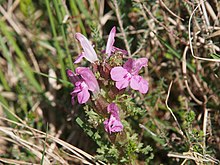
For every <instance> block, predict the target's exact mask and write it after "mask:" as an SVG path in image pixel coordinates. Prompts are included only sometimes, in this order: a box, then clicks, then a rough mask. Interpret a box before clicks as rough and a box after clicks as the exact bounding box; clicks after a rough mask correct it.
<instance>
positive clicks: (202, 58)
mask: <svg viewBox="0 0 220 165" xmlns="http://www.w3.org/2000/svg"><path fill="white" fill-rule="evenodd" d="M200 5H201V3H200V4H198V5H197V6H196V8H195V9H194V10H193V12H192V14H191V15H190V18H189V26H188V33H189V45H190V50H191V53H192V56H193V57H194V58H195V59H198V60H203V61H211V62H220V59H211V58H204V57H198V56H196V55H195V54H194V51H193V46H192V40H193V38H192V37H191V21H192V18H193V15H194V14H195V12H196V10H197V9H198V8H199V7H200Z"/></svg>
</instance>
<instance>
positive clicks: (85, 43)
mask: <svg viewBox="0 0 220 165" xmlns="http://www.w3.org/2000/svg"><path fill="white" fill-rule="evenodd" d="M75 38H76V39H77V40H78V41H79V42H80V44H81V46H82V48H83V50H84V57H85V58H86V59H87V60H88V61H89V62H91V63H94V62H95V61H98V57H97V54H96V52H95V50H94V48H93V46H92V44H91V43H90V42H89V40H88V39H87V38H86V37H85V36H84V35H82V34H81V33H76V35H75Z"/></svg>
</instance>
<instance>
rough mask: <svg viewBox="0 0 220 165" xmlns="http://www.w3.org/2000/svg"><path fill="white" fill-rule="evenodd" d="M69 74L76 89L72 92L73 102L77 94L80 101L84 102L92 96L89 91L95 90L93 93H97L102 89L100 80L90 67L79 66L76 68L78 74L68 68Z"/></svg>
mask: <svg viewBox="0 0 220 165" xmlns="http://www.w3.org/2000/svg"><path fill="white" fill-rule="evenodd" d="M67 76H68V77H69V80H70V81H71V82H72V83H73V84H74V85H75V88H74V90H73V91H72V92H71V95H72V104H74V98H75V96H77V99H78V102H79V103H80V104H83V103H86V102H87V101H88V100H89V98H90V93H89V91H91V92H93V94H97V93H98V92H99V90H100V89H99V85H98V82H97V80H96V78H95V76H94V74H93V73H92V71H91V70H90V69H89V68H86V67H78V68H76V74H75V73H74V72H72V71H71V70H69V69H68V70H67Z"/></svg>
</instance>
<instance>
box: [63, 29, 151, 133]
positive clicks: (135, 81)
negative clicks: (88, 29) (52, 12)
mask: <svg viewBox="0 0 220 165" xmlns="http://www.w3.org/2000/svg"><path fill="white" fill-rule="evenodd" d="M115 35H116V28H115V27H113V28H112V29H111V31H110V34H109V38H108V41H107V45H106V50H105V55H106V56H105V57H104V58H103V59H104V63H103V64H104V65H105V61H106V60H107V59H108V58H109V57H110V56H112V55H114V53H115V52H121V53H122V54H124V55H126V54H127V51H125V50H122V49H119V48H116V47H115V46H114V42H115ZM75 38H76V39H77V40H78V41H79V42H80V44H81V46H82V49H83V52H82V53H81V54H80V55H79V56H78V57H77V59H76V60H75V62H74V63H79V62H80V61H81V60H82V59H83V58H85V59H86V60H88V61H89V62H91V63H93V64H94V65H97V64H98V63H100V61H99V59H98V56H97V54H96V52H95V50H94V48H93V46H92V44H91V43H90V42H89V40H88V39H87V38H86V37H85V36H84V35H82V34H81V33H76V35H75ZM147 62H148V59H147V58H140V59H136V60H135V59H131V58H130V59H128V60H127V61H126V62H125V64H124V65H123V66H116V67H114V68H112V69H111V71H110V76H111V79H112V80H113V81H115V82H116V83H115V84H116V88H117V89H119V90H121V89H124V88H127V87H128V86H130V87H131V88H132V89H134V90H138V91H139V92H140V93H142V94H145V93H147V91H148V82H147V81H146V80H145V79H144V78H143V77H141V76H140V75H138V73H139V71H140V70H141V68H142V67H145V66H146V65H147ZM103 64H102V65H103ZM67 76H68V77H69V80H70V81H71V82H72V84H74V89H73V91H72V92H71V95H72V104H74V99H75V97H76V96H77V99H78V102H79V104H84V103H86V102H87V101H88V100H89V98H90V92H92V93H93V95H96V96H97V95H98V94H99V92H100V87H99V84H98V81H97V80H96V78H95V75H94V74H93V72H92V71H91V70H90V69H89V68H87V67H77V68H76V70H75V73H74V72H73V71H71V70H69V69H68V70H67ZM107 111H108V113H109V114H110V116H109V118H108V119H106V120H105V121H104V128H105V130H106V132H108V133H110V134H111V133H112V132H121V131H122V130H123V125H122V123H121V121H120V117H119V108H118V107H117V105H116V104H115V103H111V104H109V105H108V107H107Z"/></svg>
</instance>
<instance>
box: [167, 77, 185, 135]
mask: <svg viewBox="0 0 220 165" xmlns="http://www.w3.org/2000/svg"><path fill="white" fill-rule="evenodd" d="M172 84H173V81H171V83H170V85H169V88H168V92H167V97H166V101H165V104H166V107H167V109H168V110H169V111H170V113H171V115H172V116H173V118H174V120H175V122H176V124H177V126H178V128H179V129H178V131H179V132H180V134H181V135H182V136H183V137H185V135H184V133H183V131H182V129H181V127H180V124H179V122H178V120H177V118H176V116H175V115H174V113H173V111H172V109H171V108H170V107H169V106H168V99H169V96H170V90H171V87H172Z"/></svg>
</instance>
